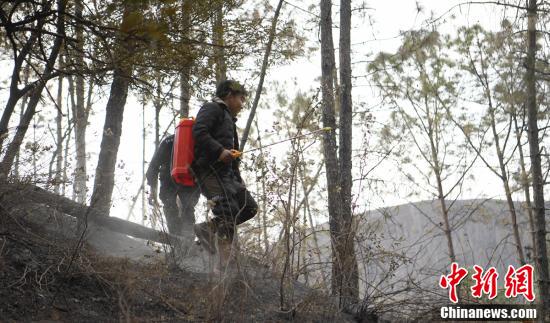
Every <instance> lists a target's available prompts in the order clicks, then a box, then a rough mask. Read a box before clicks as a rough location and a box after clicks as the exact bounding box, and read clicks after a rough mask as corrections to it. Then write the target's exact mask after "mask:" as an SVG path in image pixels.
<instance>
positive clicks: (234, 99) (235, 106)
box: [224, 94, 245, 116]
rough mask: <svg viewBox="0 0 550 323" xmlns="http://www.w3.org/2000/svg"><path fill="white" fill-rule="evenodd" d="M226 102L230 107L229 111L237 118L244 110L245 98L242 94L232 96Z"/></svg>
mask: <svg viewBox="0 0 550 323" xmlns="http://www.w3.org/2000/svg"><path fill="white" fill-rule="evenodd" d="M224 101H225V103H226V104H227V106H228V107H229V110H231V112H232V113H233V115H235V116H236V115H237V114H239V112H241V109H242V108H243V105H244V101H245V96H244V95H242V94H230V95H229V96H227V97H226V98H225V100H224Z"/></svg>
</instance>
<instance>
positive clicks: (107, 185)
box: [90, 2, 136, 216]
mask: <svg viewBox="0 0 550 323" xmlns="http://www.w3.org/2000/svg"><path fill="white" fill-rule="evenodd" d="M135 9H136V8H135V5H133V4H132V3H130V2H125V7H124V14H123V18H122V23H121V25H129V22H128V19H129V16H130V14H131V13H132V12H133V10H135ZM115 46H116V47H117V48H116V51H117V55H116V56H115V57H118V58H121V59H120V60H118V61H117V62H115V66H114V74H113V82H112V83H111V91H110V94H109V100H108V101H107V106H106V107H105V110H106V113H105V124H104V126H103V136H102V139H101V146H100V151H99V158H98V162H97V168H96V173H95V181H94V190H93V193H92V198H91V203H90V205H91V206H93V207H95V208H97V210H98V211H99V213H100V214H104V215H106V216H108V215H109V211H110V209H111V198H112V195H113V189H114V184H115V183H114V180H115V167H116V161H117V154H118V147H119V146H120V136H121V133H122V117H123V114H124V106H125V105H126V98H127V96H128V88H129V85H130V79H131V77H132V71H133V63H132V59H133V57H132V49H131V47H132V41H131V40H128V39H127V38H125V37H122V36H120V37H119V38H118V39H117V41H116V45H115Z"/></svg>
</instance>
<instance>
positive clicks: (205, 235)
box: [193, 221, 216, 254]
mask: <svg viewBox="0 0 550 323" xmlns="http://www.w3.org/2000/svg"><path fill="white" fill-rule="evenodd" d="M193 229H194V230H195V235H196V236H197V238H199V243H200V244H201V246H203V247H204V248H205V249H206V250H207V251H208V252H210V253H211V254H215V253H216V241H215V238H216V225H215V224H214V223H213V222H212V221H207V222H202V223H197V224H195V225H193Z"/></svg>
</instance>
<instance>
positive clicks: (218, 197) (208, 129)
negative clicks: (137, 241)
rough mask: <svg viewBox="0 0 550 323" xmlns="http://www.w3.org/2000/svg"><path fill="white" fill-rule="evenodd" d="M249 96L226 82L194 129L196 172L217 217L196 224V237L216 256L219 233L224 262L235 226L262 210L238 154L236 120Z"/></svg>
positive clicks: (202, 111) (218, 90)
mask: <svg viewBox="0 0 550 323" xmlns="http://www.w3.org/2000/svg"><path fill="white" fill-rule="evenodd" d="M245 96H246V91H245V89H244V88H243V87H242V86H241V85H240V84H239V83H238V82H236V81H233V80H226V81H222V82H221V83H220V84H219V85H218V87H217V89H216V97H215V98H214V99H213V100H212V101H211V102H207V103H205V104H204V105H203V106H202V107H201V109H200V111H199V113H198V114H197V118H196V120H195V124H194V126H193V137H194V139H195V152H194V153H195V159H194V161H193V171H194V172H195V176H196V177H197V179H198V182H199V185H200V187H201V191H202V193H203V195H205V197H206V198H207V199H208V203H209V205H210V207H211V209H212V213H213V215H214V217H213V218H212V219H211V220H210V221H207V222H204V223H199V224H195V226H194V229H195V234H196V235H197V237H198V238H199V240H200V242H201V244H202V245H204V247H205V248H206V249H207V250H208V251H210V253H212V254H214V253H215V252H216V248H215V235H216V234H217V236H218V245H219V247H220V258H222V262H223V261H224V259H223V258H227V254H225V255H224V254H223V253H227V252H228V249H227V248H228V246H230V245H231V242H232V241H233V235H234V233H235V226H236V225H239V224H241V223H243V222H245V221H248V220H249V219H251V218H252V217H254V216H255V215H256V212H257V209H258V205H257V204H256V201H254V198H253V197H252V195H251V194H250V192H249V191H248V190H247V189H246V187H245V185H244V183H243V180H242V178H241V175H240V172H239V162H240V159H239V158H238V156H237V155H236V154H235V151H234V150H238V149H239V139H238V136H237V127H236V125H235V122H236V120H237V119H236V117H237V114H238V113H239V112H240V110H241V109H242V106H243V103H244V100H245ZM232 150H233V151H232Z"/></svg>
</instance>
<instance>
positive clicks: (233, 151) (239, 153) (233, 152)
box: [231, 127, 332, 158]
mask: <svg viewBox="0 0 550 323" xmlns="http://www.w3.org/2000/svg"><path fill="white" fill-rule="evenodd" d="M331 130H332V128H331V127H324V128H321V129H317V130H314V131H312V132H308V133H304V134H302V135H297V136H294V137H290V138H286V139H283V140H279V141H276V142H273V143H270V144H269V145H265V146H262V147H260V148H254V149H250V150H247V151H238V150H237V149H231V156H233V158H238V157H241V156H242V155H243V154H244V153H250V152H253V151H255V150H260V149H263V148H266V147H270V146H275V145H278V144H280V143H283V142H287V141H290V140H294V139H298V138H303V137H307V136H311V135H314V134H316V133H319V132H321V131H331Z"/></svg>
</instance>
